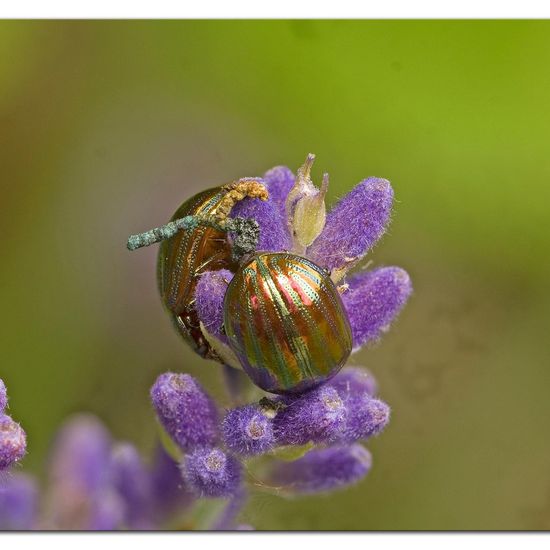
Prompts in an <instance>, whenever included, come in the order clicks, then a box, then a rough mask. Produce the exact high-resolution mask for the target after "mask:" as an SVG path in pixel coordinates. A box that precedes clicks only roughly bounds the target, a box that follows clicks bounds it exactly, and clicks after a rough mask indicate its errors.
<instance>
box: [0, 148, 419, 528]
mask: <svg viewBox="0 0 550 550" xmlns="http://www.w3.org/2000/svg"><path fill="white" fill-rule="evenodd" d="M312 162H313V156H309V157H308V159H307V160H306V163H305V164H304V166H302V167H301V168H300V169H299V170H298V172H297V174H296V175H295V174H293V173H292V171H291V170H290V169H289V168H286V167H283V166H279V167H276V168H273V169H271V170H269V171H268V172H267V173H266V174H265V175H264V176H263V178H254V179H255V180H256V181H258V182H260V183H262V184H263V185H264V186H265V188H266V189H267V191H268V193H269V199H268V200H267V201H263V200H259V199H257V198H250V197H249V198H244V199H243V200H241V201H239V202H238V203H237V204H236V205H235V206H234V207H233V209H232V211H231V216H232V217H233V218H236V217H240V218H245V219H249V220H255V221H256V222H257V224H258V227H259V241H258V244H257V250H261V251H264V252H281V251H293V252H294V253H295V254H299V255H301V256H304V257H306V258H308V259H309V260H310V261H313V262H314V263H315V264H317V265H318V266H319V267H321V268H322V269H323V270H325V271H326V273H327V275H328V276H330V278H331V280H332V281H333V282H334V284H335V285H337V289H338V292H339V295H340V296H341V299H342V303H343V305H344V310H345V315H347V317H348V320H349V325H350V327H351V335H352V340H353V346H352V350H353V351H352V353H355V352H357V351H358V350H360V349H361V348H363V347H365V346H367V345H369V344H371V343H373V342H375V341H377V340H378V339H379V338H380V337H381V336H382V334H384V333H385V332H386V331H387V330H388V328H389V326H390V325H391V323H392V322H393V321H394V320H395V319H396V317H397V316H398V314H399V313H400V311H401V309H402V308H403V306H404V305H405V303H406V301H407V299H408V297H409V296H410V294H411V292H412V286H411V282H410V279H409V276H408V275H407V273H406V272H405V271H404V270H403V269H401V268H398V267H378V268H376V269H372V270H364V269H360V268H359V263H360V262H361V260H363V258H364V257H365V255H366V254H367V253H368V252H369V251H370V250H371V249H372V247H373V246H374V245H375V244H376V243H377V242H378V240H379V239H380V237H381V236H382V235H383V234H384V232H385V231H386V228H387V225H388V223H389V219H390V213H391V208H392V203H393V190H392V187H391V185H390V183H389V182H388V181H387V180H384V179H380V178H368V179H365V180H363V181H361V182H360V183H359V184H358V185H357V186H356V187H355V188H354V189H353V190H352V191H351V192H350V193H348V194H347V195H346V196H344V197H343V198H342V199H341V200H340V201H339V202H338V203H337V204H336V205H335V206H334V207H333V208H332V210H330V211H329V212H328V213H326V212H325V204H324V199H325V195H326V192H327V187H328V176H326V175H325V177H324V178H323V184H322V186H321V187H320V188H317V187H315V186H314V185H313V182H312V181H311V178H310V169H311V164H312ZM232 277H233V274H232V273H231V272H230V271H228V270H219V271H206V272H204V273H202V274H201V276H200V278H199V280H198V282H197V285H196V290H195V296H194V306H195V308H196V312H197V315H198V318H199V320H200V326H201V330H204V332H205V334H206V336H208V338H209V342H210V343H212V344H213V345H214V346H215V349H216V351H217V352H219V355H220V357H222V358H223V361H222V362H223V363H224V365H223V367H222V369H221V372H222V374H223V377H224V381H225V385H226V388H227V390H228V395H229V398H230V400H231V405H230V406H228V407H224V406H222V405H220V404H218V403H216V402H215V401H214V399H213V398H212V397H211V396H210V395H209V394H208V393H207V392H206V391H205V389H204V388H203V387H202V385H201V384H200V383H199V382H198V381H197V380H195V379H194V378H193V377H192V376H190V375H189V374H184V373H176V372H167V373H164V374H161V375H160V376H159V377H158V378H157V380H156V381H155V383H154V385H153V386H152V388H151V392H150V399H151V402H152V405H153V408H154V410H155V413H156V417H157V419H158V421H159V423H160V429H161V438H160V439H161V441H162V444H159V445H158V448H157V451H156V454H155V457H154V458H153V460H152V461H147V460H144V459H143V457H142V456H141V455H140V453H139V452H138V451H137V449H136V448H135V447H134V446H133V445H132V444H130V443H128V442H119V441H115V440H114V439H113V438H112V436H111V434H110V433H109V432H108V430H107V429H106V428H105V426H104V425H103V424H102V423H101V422H100V421H99V420H98V419H97V418H96V417H94V416H92V415H87V414H81V415H77V416H74V417H73V418H71V419H69V420H68V421H67V422H66V423H65V424H64V425H63V426H62V428H61V429H60V431H59V433H58V435H57V437H56V439H55V441H54V444H53V446H52V452H51V456H50V460H49V462H48V467H47V483H46V484H45V486H44V487H43V488H42V490H39V488H38V483H37V481H36V480H35V479H34V478H32V477H30V476H27V475H25V474H22V473H20V472H15V471H13V469H12V470H10V471H9V472H8V473H7V474H6V475H4V476H3V477H0V529H2V530H4V529H18V530H26V529H37V528H39V529H63V530H67V529H78V530H114V529H132V530H134V529H147V530H152V529H216V530H230V529H248V528H250V526H247V525H243V524H241V523H239V515H240V513H241V511H242V509H243V506H244V505H245V503H246V500H247V497H248V494H249V491H250V489H251V487H252V486H255V487H258V486H259V487H261V488H262V489H263V490H266V491H270V492H272V493H274V494H277V495H281V496H284V495H294V496H296V495H303V494H312V493H320V492H327V491H334V490H338V489H343V488H345V487H348V486H350V485H353V484H355V483H358V482H359V481H361V480H362V479H363V478H364V477H365V476H366V475H367V474H368V473H369V471H370V469H371V466H372V456H371V454H370V452H369V451H368V450H367V449H366V448H365V447H364V443H365V442H367V441H368V440H369V439H370V438H372V437H374V436H377V435H379V434H380V433H381V432H382V431H383V430H384V428H385V427H386V426H387V424H388V422H389V419H390V407H389V406H388V404H387V403H386V402H384V401H383V400H382V399H380V398H379V396H378V386H377V384H376V381H375V380H374V378H373V376H372V374H370V372H368V371H367V370H366V369H364V368H362V367H358V366H348V367H344V368H343V369H342V370H340V371H339V372H338V373H337V374H336V375H335V376H333V377H332V378H329V379H328V380H326V379H324V380H322V381H321V382H320V383H319V384H318V385H317V387H315V388H313V389H309V390H307V391H304V392H302V393H299V394H295V393H292V394H289V395H272V394H266V393H262V392H261V390H260V389H259V388H257V387H255V386H254V385H253V383H252V382H251V381H250V379H248V377H247V376H246V375H245V374H244V372H243V371H242V370H240V369H239V368H237V367H238V364H236V363H235V361H233V359H235V356H234V355H233V357H232V355H231V350H230V346H228V345H227V344H228V339H227V336H226V334H225V330H224V297H225V293H226V290H227V286H228V284H229V282H230V281H231V278H232ZM225 353H227V355H224V354H225ZM6 407H7V394H6V388H5V385H4V383H3V382H2V380H0V475H1V473H2V472H1V471H3V470H7V469H8V468H10V467H11V466H12V465H13V464H15V463H17V462H18V461H19V460H20V459H21V458H22V457H23V455H24V454H25V451H26V436H25V432H24V431H23V430H22V429H21V427H20V426H19V425H18V424H17V423H16V422H14V421H13V420H12V419H11V417H10V416H8V415H7V414H6V412H5V410H6ZM252 479H253V483H250V480H252ZM202 501H204V503H203V502H202ZM213 501H220V502H222V503H224V506H223V507H222V508H221V512H219V513H218V514H217V515H216V516H215V517H214V519H211V517H210V520H209V522H208V523H206V524H205V523H204V522H203V521H202V520H200V518H199V516H200V514H199V513H197V512H196V510H197V509H200V506H196V505H197V504H199V503H202V504H206V505H207V506H208V503H211V502H213ZM210 516H211V515H210Z"/></svg>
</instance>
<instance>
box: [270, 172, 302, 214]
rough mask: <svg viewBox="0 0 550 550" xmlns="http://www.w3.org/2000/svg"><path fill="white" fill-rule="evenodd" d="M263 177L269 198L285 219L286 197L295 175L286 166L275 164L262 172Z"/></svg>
mask: <svg viewBox="0 0 550 550" xmlns="http://www.w3.org/2000/svg"><path fill="white" fill-rule="evenodd" d="M263 179H264V181H265V184H266V187H267V190H268V192H269V200H270V201H273V202H274V203H275V204H276V205H277V208H279V211H280V212H281V215H282V218H283V220H286V198H287V196H288V193H289V192H290V190H291V189H292V186H293V185H294V181H295V180H296V176H295V175H294V174H293V173H292V170H291V169H290V168H287V167H286V166H275V167H274V168H272V169H271V170H268V171H267V172H266V173H265V174H264V178H263Z"/></svg>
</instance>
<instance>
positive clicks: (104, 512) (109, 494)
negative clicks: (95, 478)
mask: <svg viewBox="0 0 550 550" xmlns="http://www.w3.org/2000/svg"><path fill="white" fill-rule="evenodd" d="M123 522H124V502H123V500H122V498H121V497H120V495H118V494H117V493H116V492H115V491H114V490H111V489H108V488H105V489H104V490H103V491H101V492H99V493H98V494H97V495H96V498H95V500H94V502H93V505H92V508H91V511H90V519H89V523H88V524H87V525H86V526H85V527H83V529H84V530H86V531H114V530H115V529H119V528H120V527H121V526H122V524H123ZM73 529H79V530H80V529H82V528H81V527H80V528H76V527H73Z"/></svg>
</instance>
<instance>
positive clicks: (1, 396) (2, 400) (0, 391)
mask: <svg viewBox="0 0 550 550" xmlns="http://www.w3.org/2000/svg"><path fill="white" fill-rule="evenodd" d="M7 406H8V392H7V390H6V385H5V384H4V381H3V380H2V379H1V378H0V414H1V413H3V412H4V411H5V410H6V407H7Z"/></svg>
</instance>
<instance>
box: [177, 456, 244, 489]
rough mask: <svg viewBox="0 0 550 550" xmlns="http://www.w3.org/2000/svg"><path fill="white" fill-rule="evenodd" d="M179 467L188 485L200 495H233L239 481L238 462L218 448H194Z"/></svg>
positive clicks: (239, 467) (239, 470) (239, 469)
mask: <svg viewBox="0 0 550 550" xmlns="http://www.w3.org/2000/svg"><path fill="white" fill-rule="evenodd" d="M181 468H182V475H183V478H184V480H185V481H186V483H187V485H188V487H189V488H190V489H191V490H192V491H193V492H194V493H195V494H197V495H198V496H202V497H230V496H233V495H234V494H235V493H236V491H237V490H238V487H239V484H240V481H241V465H240V463H239V462H238V461H237V460H236V459H235V458H234V457H232V456H231V455H227V454H225V453H224V452H223V451H221V450H220V449H213V448H199V449H196V450H195V451H193V453H192V454H190V455H188V456H186V457H185V459H184V462H183V464H182V466H181Z"/></svg>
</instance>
